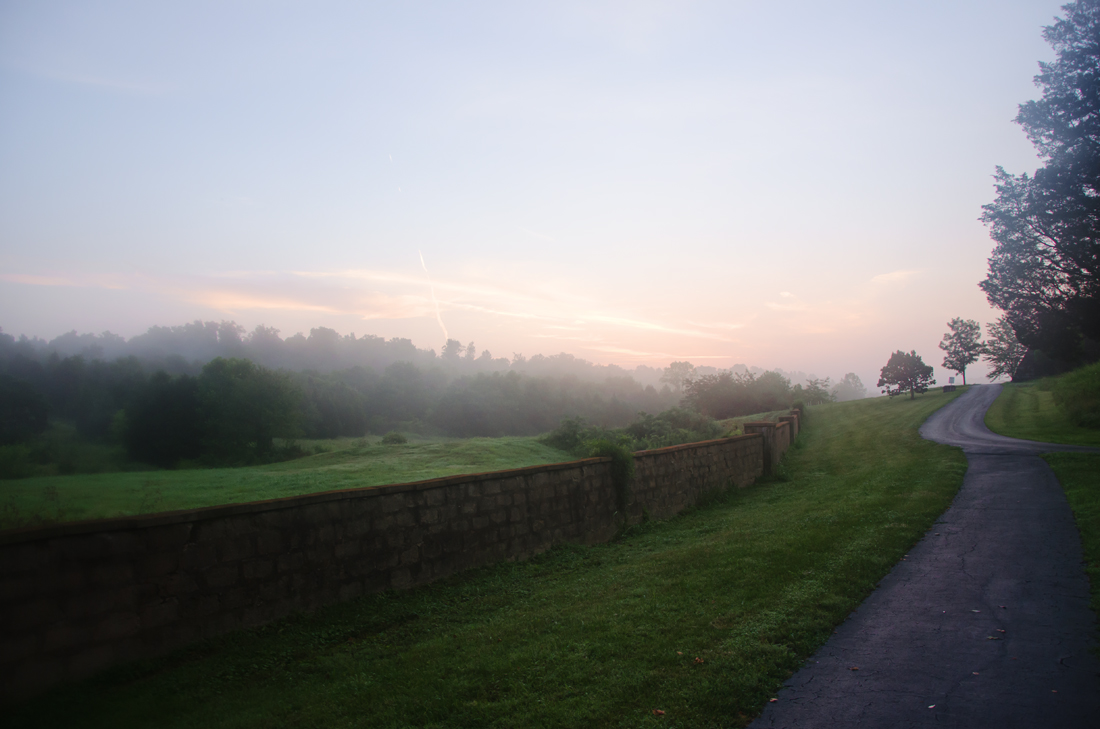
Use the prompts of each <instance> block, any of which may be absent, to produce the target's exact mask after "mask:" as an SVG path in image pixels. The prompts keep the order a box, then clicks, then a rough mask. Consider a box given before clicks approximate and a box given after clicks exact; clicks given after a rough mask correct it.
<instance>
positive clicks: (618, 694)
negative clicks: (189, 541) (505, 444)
mask: <svg viewBox="0 0 1100 729" xmlns="http://www.w3.org/2000/svg"><path fill="white" fill-rule="evenodd" d="M954 396H955V394H943V393H930V394H927V395H924V396H922V397H920V398H918V399H916V400H915V401H910V400H906V399H900V398H899V399H896V400H888V399H886V398H881V399H874V400H865V401H860V402H849V403H840V404H833V405H826V406H821V407H817V408H814V410H813V411H812V413H811V418H810V422H811V423H812V425H811V426H810V427H809V428H808V429H807V430H806V431H804V432H803V434H802V436H801V437H800V438H799V440H798V442H797V444H796V445H795V447H793V448H792V449H791V450H790V451H789V452H788V454H787V456H786V459H785V461H784V463H783V464H782V468H781V469H780V470H781V473H780V475H779V476H778V477H776V478H773V479H770V480H768V481H765V482H760V483H758V484H756V485H754V486H751V487H749V488H746V489H742V490H737V491H733V492H731V493H729V494H728V495H726V496H724V497H722V498H719V499H716V500H715V501H713V502H711V503H709V504H707V505H705V506H703V507H700V508H697V509H695V510H693V511H691V512H690V513H686V514H683V515H681V516H679V517H677V518H674V519H671V520H668V521H665V522H649V523H648V524H645V525H643V526H641V527H638V528H636V529H634V530H632V531H629V532H628V533H627V534H626V535H625V536H624V537H622V538H621V539H619V540H617V541H615V542H613V543H610V544H606V545H599V546H592V547H579V546H568V547H560V548H557V549H554V550H552V551H550V552H549V553H547V554H544V555H542V556H541V557H539V558H536V559H533V560H531V561H528V562H524V563H515V564H501V565H498V566H495V567H491V568H487V569H482V570H478V571H475V572H470V573H466V574H464V575H459V576H456V577H454V578H450V579H448V580H445V581H442V582H439V583H436V584H434V585H431V586H427V587H424V588H419V589H416V590H412V591H409V592H403V593H385V594H379V595H374V596H369V597H365V598H362V599H359V600H356V601H353V602H349V603H345V604H343V605H338V606H333V607H331V608H328V609H325V610H322V611H319V612H317V613H315V614H313V615H300V616H297V617H294V618H291V619H288V620H284V621H281V622H279V623H275V624H272V625H270V626H268V627H265V628H263V629H259V630H254V631H249V632H242V633H237V634H234V635H231V636H227V637H224V638H221V639H218V640H214V641H210V642H207V643H204V644H202V645H199V646H196V647H194V648H191V649H189V650H186V651H184V652H180V653H177V654H175V655H173V656H170V657H168V658H166V659H161V660H157V661H152V662H149V663H145V664H141V665H137V666H130V667H126V668H122V669H118V670H115V671H113V672H111V673H109V674H106V675H104V676H102V677H100V678H98V679H95V680H93V681H91V682H88V683H85V684H83V685H79V686H73V687H68V688H65V689H61V690H58V691H55V692H53V693H52V694H50V695H47V696H45V697H42V698H41V699H39V700H36V701H34V702H32V703H29V704H24V705H21V706H16V707H9V708H8V710H7V716H8V721H9V722H10V723H11V725H12V726H57V727H63V726H75V725H79V726H82V727H112V728H115V727H136V726H157V727H479V728H480V727H581V726H584V727H588V726H592V727H647V726H654V727H656V726H665V727H693V728H702V727H718V726H731V725H733V726H742V725H744V724H746V723H748V722H749V721H750V720H751V718H752V717H753V716H754V715H756V714H757V713H758V712H759V711H760V709H761V708H762V707H763V706H764V704H765V703H766V702H767V700H768V698H769V697H770V696H772V695H773V694H774V692H775V691H776V690H777V688H778V687H779V686H780V684H781V683H782V681H783V680H785V679H786V678H787V677H788V676H789V675H790V673H791V672H792V671H794V670H795V669H797V668H798V667H799V665H800V664H801V663H802V662H803V661H804V660H805V658H806V657H807V656H809V655H810V654H811V653H812V652H813V651H814V650H815V649H816V648H817V647H818V646H820V645H821V644H822V642H824V640H825V639H826V638H827V637H828V636H829V634H830V633H831V631H832V629H833V627H834V626H835V625H836V624H838V623H839V622H840V621H842V620H843V619H844V618H845V616H846V615H848V613H849V612H850V611H851V610H852V609H854V608H855V607H856V606H857V605H858V604H859V603H860V601H861V600H862V599H863V598H864V597H866V596H867V594H868V593H870V591H871V590H872V589H874V587H875V584H876V583H877V582H878V580H880V579H881V578H882V577H883V576H884V575H885V574H886V573H887V572H888V571H889V570H890V569H891V567H892V566H893V565H894V564H895V563H896V562H897V561H898V560H899V559H900V558H901V557H902V556H903V555H904V554H905V553H906V551H907V550H908V549H909V548H910V547H911V546H912V545H913V544H914V543H916V542H917V541H918V540H919V539H920V538H921V536H922V535H923V534H924V532H925V531H926V530H927V529H928V528H929V527H930V526H931V525H932V523H933V521H934V520H935V519H936V517H937V516H938V515H939V514H941V513H942V512H943V511H944V510H945V509H946V508H947V506H948V505H949V504H950V502H951V499H952V498H953V496H954V495H955V493H956V491H957V489H958V488H959V486H960V484H961V482H962V476H963V473H964V470H965V460H964V458H963V456H962V454H961V452H960V451H959V450H958V449H955V448H950V447H946V446H940V445H936V444H934V443H931V442H928V441H924V440H922V439H921V438H920V437H919V435H918V434H917V427H918V426H919V425H920V424H921V423H922V422H923V421H924V420H925V419H926V418H927V417H928V415H929V414H930V413H932V412H933V411H934V410H936V409H937V408H939V407H941V406H942V405H944V404H946V403H947V402H948V401H949V400H950V399H952V398H953V397H954ZM655 710H659V711H662V712H664V713H663V714H662V715H659V716H658V715H656V714H655V713H654V712H655Z"/></svg>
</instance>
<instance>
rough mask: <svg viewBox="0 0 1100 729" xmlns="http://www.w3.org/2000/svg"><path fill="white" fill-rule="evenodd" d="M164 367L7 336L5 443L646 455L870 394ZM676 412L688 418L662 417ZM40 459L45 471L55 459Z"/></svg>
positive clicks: (2, 348) (236, 454) (705, 374)
mask: <svg viewBox="0 0 1100 729" xmlns="http://www.w3.org/2000/svg"><path fill="white" fill-rule="evenodd" d="M398 346H400V345H398ZM463 356H465V355H463ZM539 359H541V360H543V361H544V362H548V363H550V364H548V365H547V367H548V368H549V369H550V370H551V371H553V367H554V366H556V365H559V364H560V363H562V362H563V361H566V360H565V356H564V355H563V356H560V357H557V358H550V357H542V358H536V357H533V358H532V360H533V361H535V362H536V367H537V366H538V364H539ZM577 362H581V363H583V360H579V361H574V362H573V363H572V366H581V367H583V366H584V365H578V364H577ZM164 364H165V360H164V359H163V358H153V359H145V360H143V359H140V358H138V357H137V356H135V355H129V356H125V357H120V358H118V359H115V360H113V361H106V360H104V359H92V358H88V357H86V356H84V355H80V354H77V355H71V356H64V357H63V356H61V355H60V354H59V353H58V352H57V351H49V350H45V349H43V348H42V347H40V346H37V345H36V344H35V343H34V342H33V341H31V340H27V339H25V338H23V339H21V340H16V339H15V338H14V337H12V336H11V335H8V334H4V333H2V332H0V447H4V446H11V445H13V444H24V445H30V444H32V442H33V441H34V439H35V438H38V437H40V436H42V434H43V433H45V432H46V431H47V429H49V428H51V427H55V426H56V425H57V424H58V423H65V424H67V427H71V429H72V431H73V432H74V434H75V437H78V438H80V439H83V440H84V441H87V442H90V443H102V444H114V445H116V446H118V447H122V448H124V449H125V453H126V455H127V456H128V458H129V459H130V460H131V461H133V462H134V463H140V464H147V465H152V466H161V467H174V466H178V465H180V464H188V463H190V464H194V465H239V464H247V463H261V462H267V461H272V460H279V459H285V458H290V457H294V456H296V455H299V454H300V453H301V452H302V451H301V449H300V447H299V446H298V445H296V444H295V443H296V441H299V440H302V439H307V440H308V439H327V438H337V437H341V436H348V437H359V436H363V435H364V434H367V433H373V434H378V435H380V434H383V433H387V432H390V431H408V432H417V433H422V434H437V435H446V436H455V437H473V436H502V435H537V434H541V433H546V432H549V431H552V430H554V429H555V428H557V427H558V426H559V425H561V424H562V423H563V421H568V420H570V419H572V420H573V421H574V422H578V423H579V422H583V423H585V427H587V428H597V429H600V428H602V429H614V428H623V427H631V428H633V430H632V431H630V432H631V433H632V435H631V438H632V439H633V440H632V442H633V443H634V444H635V445H637V446H638V447H639V448H641V447H658V446H660V445H665V444H670V443H671V442H672V441H676V442H684V440H683V438H689V439H690V438H696V439H699V438H703V437H704V436H706V437H709V436H712V435H713V430H714V428H713V427H710V426H705V425H700V423H705V422H706V421H707V420H708V419H721V418H725V417H731V416H734V415H746V414H751V413H756V412H764V411H768V410H780V409H784V408H786V407H789V406H790V405H791V403H792V402H794V401H795V400H801V401H803V402H805V403H807V404H813V403H817V402H827V401H830V400H834V399H838V398H839V399H852V398H855V397H863V396H864V395H865V394H866V391H865V389H864V388H863V386H862V383H860V382H859V378H858V377H856V375H854V374H849V375H847V376H846V377H845V378H844V380H842V382H841V383H838V384H837V385H835V386H833V385H831V384H830V381H829V380H828V379H827V378H826V379H824V380H818V379H810V380H807V382H806V386H803V385H801V384H798V385H793V386H792V385H791V382H790V380H789V379H788V378H786V377H784V376H783V375H782V374H780V373H779V372H764V373H762V374H756V373H754V372H751V371H749V370H748V369H747V368H744V367H740V366H738V367H735V368H731V369H729V370H716V369H715V368H713V367H708V368H702V367H700V368H696V367H695V366H693V365H692V364H691V363H689V362H678V363H673V364H672V365H671V366H670V367H668V368H665V369H664V370H656V372H658V373H659V375H658V379H659V380H660V381H659V383H658V384H660V389H658V388H657V387H655V386H654V385H652V384H650V385H642V384H641V383H639V382H638V381H637V380H635V379H634V378H633V377H631V376H630V375H628V374H608V373H614V372H615V370H612V369H604V370H603V373H604V375H605V376H604V377H603V378H602V379H596V378H594V377H589V378H582V377H579V376H577V375H576V374H565V375H555V374H544V375H534V374H527V373H521V372H519V371H517V370H515V369H509V370H507V371H492V372H476V371H475V372H463V371H462V370H455V369H447V368H446V367H444V366H443V365H442V364H441V363H440V362H439V361H436V362H435V363H434V364H431V363H430V361H429V364H428V365H427V366H425V365H424V364H423V363H420V364H418V363H414V362H412V361H395V362H392V363H390V364H388V365H386V366H385V367H383V368H381V369H375V368H373V367H370V366H362V365H355V366H352V367H349V368H346V369H340V370H330V371H327V372H320V371H316V370H306V371H289V370H276V369H273V368H270V367H266V366H264V365H262V364H259V363H257V362H254V361H252V360H249V359H247V358H243V357H216V358H214V359H213V360H211V361H209V362H207V363H206V364H204V365H202V366H201V367H198V368H197V369H196V368H195V367H192V366H187V367H177V368H175V369H176V371H172V368H170V367H165V366H164ZM177 364H178V362H177ZM585 364H587V363H585ZM179 369H183V370H184V371H179ZM536 371H537V370H536ZM677 406H682V408H683V409H682V410H675V412H671V414H667V415H665V413H669V412H670V409H675V408H677ZM654 414H662V415H654ZM700 417H701V418H703V420H699V418H700ZM654 418H657V419H656V420H654ZM692 418H695V419H694V420H693V419H692ZM51 424H53V425H51ZM715 427H717V426H715ZM616 437H618V436H616ZM40 450H41V453H40V455H39V456H37V458H38V459H39V460H40V461H46V460H49V459H50V458H54V456H52V455H50V454H49V453H46V451H45V450H42V449H40ZM2 458H3V454H0V460H2ZM0 470H3V469H2V468H0Z"/></svg>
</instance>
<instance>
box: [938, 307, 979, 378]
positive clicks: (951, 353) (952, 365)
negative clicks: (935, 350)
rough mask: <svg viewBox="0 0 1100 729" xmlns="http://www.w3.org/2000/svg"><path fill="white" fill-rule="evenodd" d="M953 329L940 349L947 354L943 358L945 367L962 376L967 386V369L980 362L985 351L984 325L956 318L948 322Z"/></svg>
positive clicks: (944, 336) (945, 335) (946, 335)
mask: <svg viewBox="0 0 1100 729" xmlns="http://www.w3.org/2000/svg"><path fill="white" fill-rule="evenodd" d="M947 326H949V327H950V328H951V331H949V332H948V333H947V334H944V335H943V341H941V342H940V349H942V350H943V351H944V352H946V353H947V355H946V356H945V357H944V358H943V366H944V367H946V368H947V369H949V370H954V371H955V372H957V373H959V374H960V375H962V378H963V384H964V385H965V384H966V368H967V367H968V366H969V365H972V364H974V363H975V362H977V361H978V357H980V356H981V354H982V352H984V351H985V345H984V344H982V325H981V324H979V323H978V322H976V321H974V320H973V319H962V318H960V317H955V318H954V319H952V320H951V321H949V322H947Z"/></svg>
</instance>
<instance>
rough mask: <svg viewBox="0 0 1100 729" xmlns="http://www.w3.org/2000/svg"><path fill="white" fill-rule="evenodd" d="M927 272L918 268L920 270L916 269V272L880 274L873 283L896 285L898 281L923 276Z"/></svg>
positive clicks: (873, 279)
mask: <svg viewBox="0 0 1100 729" xmlns="http://www.w3.org/2000/svg"><path fill="white" fill-rule="evenodd" d="M926 270H927V269H924V268H918V269H914V270H905V271H890V272H889V273H880V274H879V275H877V276H875V277H874V278H872V279H871V283H876V284H883V283H894V282H897V281H904V280H905V279H907V278H910V277H912V276H916V275H918V274H922V273H924V272H925V271H926Z"/></svg>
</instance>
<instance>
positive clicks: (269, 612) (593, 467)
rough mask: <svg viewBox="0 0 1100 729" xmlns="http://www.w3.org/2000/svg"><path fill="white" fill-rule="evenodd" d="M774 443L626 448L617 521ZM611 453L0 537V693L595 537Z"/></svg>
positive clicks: (609, 525)
mask: <svg viewBox="0 0 1100 729" xmlns="http://www.w3.org/2000/svg"><path fill="white" fill-rule="evenodd" d="M771 425H772V428H771V430H772V431H774V430H775V423H772V424H771ZM781 430H782V432H783V433H789V432H790V428H789V427H788V426H787V424H786V423H784V424H783V425H782V426H781ZM771 440H772V441H774V443H773V445H771V446H770V450H769V449H766V448H765V437H764V436H762V435H760V434H747V435H744V436H737V437H733V438H724V439H721V440H715V441H708V442H704V443H693V444H689V445H681V446H673V447H671V448H662V449H659V450H652V451H642V452H639V453H637V454H636V456H635V466H636V475H635V479H634V482H633V484H632V486H631V489H630V501H629V505H628V509H627V514H628V517H627V518H628V520H629V521H630V522H637V521H640V520H641V519H642V518H643V515H645V514H648V515H651V516H653V517H656V518H661V517H668V516H672V515H674V514H676V513H678V512H679V511H681V510H682V509H684V508H685V507H687V506H690V505H692V504H695V503H696V502H697V501H698V499H699V497H700V496H701V495H702V494H704V493H706V492H708V491H714V490H718V489H725V488H727V487H729V486H739V487H741V486H747V485H749V484H751V483H752V482H753V481H754V480H755V479H756V478H757V477H758V476H760V475H761V474H762V473H763V472H764V471H765V468H766V467H767V464H768V461H767V460H766V459H767V458H777V456H776V455H775V454H777V453H779V454H781V449H785V447H786V444H787V443H788V442H789V439H788V438H785V437H783V436H782V435H778V436H777V434H776V433H774V432H773V433H771ZM609 461H610V459H607V458H590V459H587V460H582V461H575V462H572V463H560V464H552V465H545V466H534V467H531V468H521V469H516V470H510V471H498V472H495V473H485V474H477V475H467V476H453V477H449V478H441V479H434V480H430V481H422V482H418V483H412V484H402V485H394V486H381V487H372V488H363V489H351V490H344V491H331V492H326V493H319V494H309V495H305V496H297V497H292V498H285V499H276V500H272V501H261V502H255V503H247V504H231V505H226V506H218V507H212V508H204V509H194V510H189V511H176V512H169V513H163V514H153V515H147V516H135V517H127V518H119V519H106V520H96V521H88V522H78V523H71V524H61V525H56V526H50V527H40V528H31V529H20V530H9V531H5V532H0V687H2V688H0V692H2V693H0V696H2V697H3V698H4V699H6V700H13V699H18V698H21V697H25V696H29V695H31V694H33V693H36V692H39V691H41V690H43V689H44V688H47V687H49V686H51V685H54V684H57V683H60V682H64V681H69V680H75V679H80V678H83V677H86V676H89V675H91V674H93V673H95V672H97V671H99V670H102V669H104V668H106V667H108V666H111V665H115V664H118V663H122V662H126V661H131V660H136V659H141V658H148V657H152V656H156V655H160V654H163V653H165V652H167V651H170V650H172V649H174V648H177V647H180V646H183V645H186V644H188V643H191V642H194V641H196V640H201V639H203V638H208V637H211V636H215V635H219V634H222V633H225V632H227V631H231V630H235V629H239V628H246V627H251V626H256V625H261V624H263V623H267V622H269V621H272V620H275V619H277V618H280V617H282V616H285V615H288V614H290V613H292V612H295V611H300V610H312V609H315V608H317V607H320V606H322V605H327V604H331V603H334V602H337V601H341V600H348V599H352V598H355V597H357V596H359V595H363V594H366V593H371V592H376V591H380V590H386V589H391V588H393V589H400V588H406V587H411V586H414V585H421V584H425V583H427V582H431V581H432V580H435V579H439V578H441V577H444V576H447V575H451V574H454V573H456V572H459V571H461V570H465V569H469V568H472V567H478V566H482V565H488V564H492V563H495V562H499V561H502V560H516V559H525V558H527V557H530V556H532V555H534V554H537V553H539V552H543V551H545V550H547V549H549V548H550V547H552V546H554V545H555V544H560V543H563V542H579V543H596V542H601V541H605V540H607V539H609V538H610V537H611V536H612V535H613V534H614V533H615V531H616V530H617V529H618V528H620V526H621V524H622V517H621V516H620V515H619V514H617V513H616V503H617V502H616V495H615V489H614V484H613V482H612V480H611V475H610V467H609Z"/></svg>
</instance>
